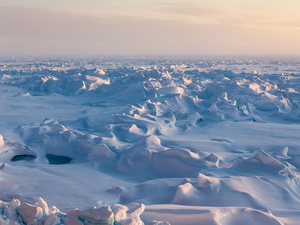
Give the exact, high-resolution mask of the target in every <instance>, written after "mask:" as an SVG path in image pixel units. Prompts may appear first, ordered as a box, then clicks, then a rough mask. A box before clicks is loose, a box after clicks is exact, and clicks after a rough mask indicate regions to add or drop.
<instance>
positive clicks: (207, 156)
mask: <svg viewBox="0 0 300 225" xmlns="http://www.w3.org/2000/svg"><path fill="white" fill-rule="evenodd" d="M299 78H300V61H299V60H298V59H292V58H285V59H275V58H273V59H267V58H253V59H247V58H232V59H225V60H221V59H217V58H216V59H184V60H179V59H159V60H158V59H122V58H114V59H108V58H107V59H41V58H40V59H13V58H2V59H1V61H0V104H1V108H0V118H1V120H0V151H1V154H0V162H1V163H0V180H1V185H0V199H1V200H2V201H1V202H0V212H1V216H0V224H22V223H23V224H47V225H54V224H67V225H68V224H72V225H76V224H122V225H125V224H126V225H129V224H130V225H138V224H149V225H150V224H151V225H159V224H160V225H167V224H172V225H196V224H197V225H199V224H200V225H202V224H203V225H212V224H214V225H215V224H218V225H220V224H221V225H240V224H244V225H247V224H249V225H250V224H251V225H252V224H287V225H292V224H299V221H300V210H299V209H300V182H299V176H300V174H299V168H300V152H299V149H300V142H299V140H300V139H299V138H300V126H299V123H300V107H299V106H300V94H299V92H300V80H299ZM46 202H47V203H46ZM48 204H49V205H53V206H52V207H48ZM54 205H55V206H54ZM74 208H77V209H74Z"/></svg>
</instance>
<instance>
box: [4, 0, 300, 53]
mask: <svg viewBox="0 0 300 225" xmlns="http://www.w3.org/2000/svg"><path fill="white" fill-rule="evenodd" d="M299 10H300V1H299V0H284V1H283V0H226V1H224V0H186V1H183V0H163V1H162V0H42V1H41V0H0V55H99V56H101V55H300V13H299Z"/></svg>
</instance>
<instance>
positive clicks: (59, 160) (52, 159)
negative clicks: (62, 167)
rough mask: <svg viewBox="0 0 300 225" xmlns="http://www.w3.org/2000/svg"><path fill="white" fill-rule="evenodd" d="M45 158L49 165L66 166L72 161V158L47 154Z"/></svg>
mask: <svg viewBox="0 0 300 225" xmlns="http://www.w3.org/2000/svg"><path fill="white" fill-rule="evenodd" d="M46 158H47V160H48V162H49V164H56V165H57V164H68V163H70V162H71V161H72V158H70V157H68V156H63V155H52V154H47V155H46Z"/></svg>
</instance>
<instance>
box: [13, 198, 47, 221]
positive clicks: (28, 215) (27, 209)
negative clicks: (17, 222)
mask: <svg viewBox="0 0 300 225" xmlns="http://www.w3.org/2000/svg"><path fill="white" fill-rule="evenodd" d="M18 211H19V215H20V216H21V218H22V220H23V222H24V223H25V224H27V225H37V224H38V222H37V220H39V219H41V218H42V217H43V209H42V208H41V207H39V206H34V205H30V204H28V203H23V204H21V205H20V206H19V207H18Z"/></svg>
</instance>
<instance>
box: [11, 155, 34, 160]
mask: <svg viewBox="0 0 300 225" xmlns="http://www.w3.org/2000/svg"><path fill="white" fill-rule="evenodd" d="M34 159H36V156H35V155H15V156H14V157H12V158H11V160H10V161H12V162H16V161H22V160H23V161H33V160H34Z"/></svg>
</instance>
